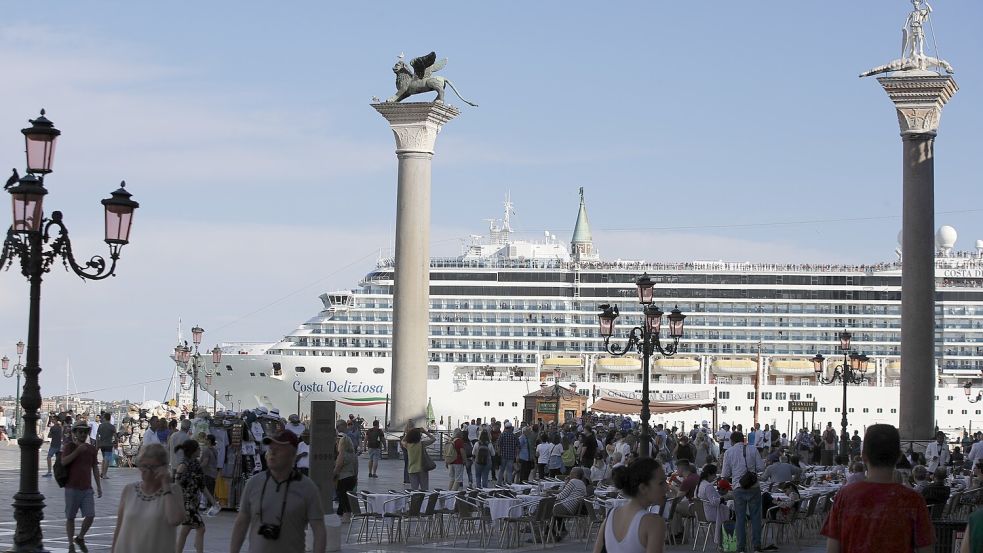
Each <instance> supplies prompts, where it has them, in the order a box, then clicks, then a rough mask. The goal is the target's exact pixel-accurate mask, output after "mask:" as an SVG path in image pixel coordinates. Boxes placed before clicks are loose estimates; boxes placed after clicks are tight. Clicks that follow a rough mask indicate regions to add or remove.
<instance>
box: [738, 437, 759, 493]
mask: <svg viewBox="0 0 983 553" xmlns="http://www.w3.org/2000/svg"><path fill="white" fill-rule="evenodd" d="M741 454H742V455H744V468H745V472H744V474H743V475H742V476H741V479H740V480H738V483H739V484H740V485H741V487H742V488H744V489H745V490H749V489H751V488H753V487H754V486H755V485H756V484H757V483H758V473H756V472H754V471H753V470H751V469H750V467H748V462H747V444H744V450H743V451H742V452H741ZM755 455H757V453H755Z"/></svg>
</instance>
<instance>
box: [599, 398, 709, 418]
mask: <svg viewBox="0 0 983 553" xmlns="http://www.w3.org/2000/svg"><path fill="white" fill-rule="evenodd" d="M713 406H714V404H713V403H712V402H711V403H672V402H658V401H653V402H651V403H649V411H650V412H651V413H652V414H653V415H659V414H664V413H676V412H679V411H692V410H694V409H712V408H713ZM590 410H591V411H600V412H602V413H615V414H619V415H638V414H641V412H642V400H640V399H624V398H618V397H604V398H601V399H599V400H597V401H595V402H594V403H593V404H591V406H590Z"/></svg>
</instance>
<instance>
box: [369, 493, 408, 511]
mask: <svg viewBox="0 0 983 553" xmlns="http://www.w3.org/2000/svg"><path fill="white" fill-rule="evenodd" d="M393 499H397V501H391V500H393ZM408 501H409V495H408V494H402V493H367V494H365V504H366V506H367V507H368V508H369V511H371V512H373V513H379V514H381V515H384V514H386V513H394V512H396V511H401V510H403V509H405V508H406V505H407V504H408Z"/></svg>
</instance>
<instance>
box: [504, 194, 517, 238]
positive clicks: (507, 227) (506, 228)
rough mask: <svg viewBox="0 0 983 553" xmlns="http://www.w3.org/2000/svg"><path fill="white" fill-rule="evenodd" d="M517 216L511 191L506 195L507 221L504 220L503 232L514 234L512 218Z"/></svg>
mask: <svg viewBox="0 0 983 553" xmlns="http://www.w3.org/2000/svg"><path fill="white" fill-rule="evenodd" d="M514 214H515V209H514V205H513V204H512V191H511V190H509V191H507V192H506V193H505V219H503V220H502V230H504V231H505V232H512V224H511V216H512V215H514Z"/></svg>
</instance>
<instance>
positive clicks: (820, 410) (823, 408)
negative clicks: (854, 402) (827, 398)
mask: <svg viewBox="0 0 983 553" xmlns="http://www.w3.org/2000/svg"><path fill="white" fill-rule="evenodd" d="M837 411H839V409H837ZM819 412H820V413H825V412H826V408H825V407H820V408H819Z"/></svg>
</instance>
